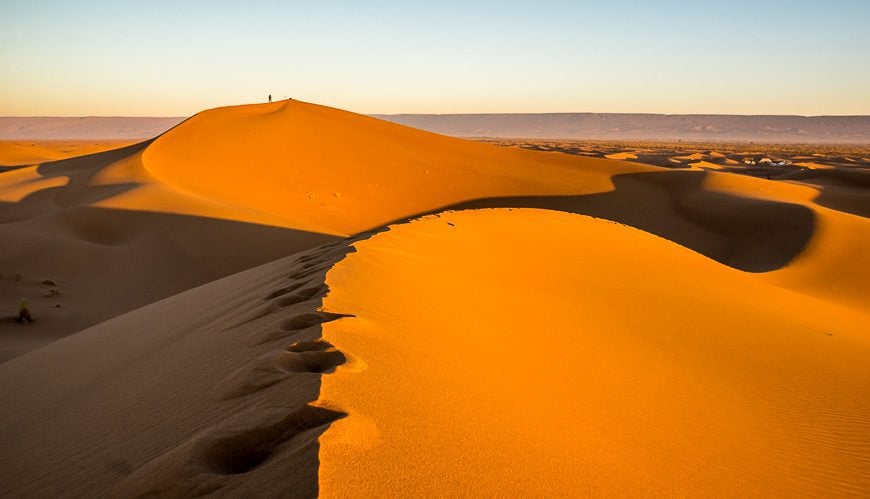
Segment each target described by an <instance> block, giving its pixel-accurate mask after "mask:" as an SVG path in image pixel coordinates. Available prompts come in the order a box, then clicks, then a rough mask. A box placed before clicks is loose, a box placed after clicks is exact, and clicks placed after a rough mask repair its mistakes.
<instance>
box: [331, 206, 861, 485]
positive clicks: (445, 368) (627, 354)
mask: <svg viewBox="0 0 870 499" xmlns="http://www.w3.org/2000/svg"><path fill="white" fill-rule="evenodd" d="M354 246H355V248H356V250H357V252H356V253H352V254H350V255H349V256H348V257H347V258H346V259H345V260H343V261H342V262H340V263H338V264H337V265H336V266H334V267H333V268H332V269H331V270H329V272H328V274H327V277H326V283H327V285H328V286H329V288H330V292H329V294H328V295H327V296H326V297H325V298H324V302H323V309H324V310H326V311H328V312H332V313H342V314H353V315H354V317H348V318H345V319H343V320H342V321H338V322H332V323H327V324H324V327H323V337H324V339H325V340H326V341H328V342H330V343H331V344H333V345H335V347H336V348H337V349H338V350H340V351H342V352H344V353H345V354H346V355H347V356H348V357H349V358H355V359H359V361H358V362H357V363H356V364H355V365H356V366H357V367H356V368H353V369H345V368H341V367H339V369H338V370H337V371H336V373H334V374H332V375H329V376H326V377H325V378H324V379H323V383H322V387H321V392H320V401H321V402H320V403H321V404H323V405H324V406H327V407H339V408H341V409H342V410H343V411H346V412H347V413H348V416H347V417H346V418H344V419H341V420H338V421H336V422H334V423H333V424H332V426H331V427H330V429H329V430H328V431H326V432H325V433H324V434H323V436H322V437H321V438H320V454H319V457H320V472H319V482H320V492H321V495H322V496H324V497H346V496H349V495H362V496H381V497H383V496H396V495H415V494H424V493H428V494H432V493H436V494H438V495H468V494H472V495H507V496H528V495H538V494H540V493H542V492H543V491H546V494H547V495H554V496H561V495H573V494H576V493H577V492H578V491H588V492H590V493H593V494H594V493H604V492H606V493H608V494H614V495H619V494H621V493H629V492H631V493H634V494H636V493H638V492H640V491H643V492H644V493H649V494H662V495H673V494H693V495H694V494H716V495H745V494H770V493H777V494H784V495H789V494H796V493H799V494H806V493H819V494H834V495H842V494H866V493H868V491H870V451H868V449H870V400H868V398H867V396H866V387H867V383H868V380H870V336H868V335H867V331H866V324H867V323H868V319H870V317H868V315H867V314H866V313H864V312H860V311H856V310H852V309H848V308H844V307H842V306H840V305H838V304H836V303H833V302H829V301H825V300H823V299H821V298H818V297H814V296H811V295H809V294H806V293H803V292H801V293H798V292H793V291H790V290H787V289H784V288H782V287H780V286H776V285H771V284H770V283H768V282H766V280H765V278H764V276H758V275H752V274H746V273H743V272H740V271H736V270H734V269H731V268H729V267H727V266H723V265H721V264H718V263H716V262H714V261H711V260H709V259H706V258H704V257H702V256H700V255H698V254H696V253H694V252H692V251H689V250H687V249H686V248H683V247H681V246H678V245H676V244H673V243H671V242H669V241H666V240H663V239H660V238H657V237H654V236H651V235H649V234H646V233H643V232H641V231H637V230H634V229H632V228H629V227H625V226H621V225H618V224H614V223H611V222H607V221H602V220H597V219H593V218H589V217H584V216H578V215H571V214H566V213H558V212H550V211H542V210H530V209H520V210H481V211H466V212H452V213H444V214H441V215H435V216H430V217H426V218H424V219H422V220H418V221H414V222H412V223H410V224H406V225H396V226H392V227H391V228H390V230H388V231H386V232H382V233H379V234H376V235H375V236H373V237H372V238H371V239H368V240H363V241H359V242H356V243H355V244H354ZM360 366H365V367H364V368H362V367H360Z"/></svg>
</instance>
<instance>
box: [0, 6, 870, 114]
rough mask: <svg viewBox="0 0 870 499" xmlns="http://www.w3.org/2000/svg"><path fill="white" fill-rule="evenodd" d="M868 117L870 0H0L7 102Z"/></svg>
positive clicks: (9, 107) (82, 107) (12, 107)
mask: <svg viewBox="0 0 870 499" xmlns="http://www.w3.org/2000/svg"><path fill="white" fill-rule="evenodd" d="M268 93H271V94H272V95H273V96H274V97H275V98H282V97H284V96H285V95H287V96H291V97H295V98H299V99H303V100H307V101H312V102H318V103H322V104H327V105H331V106H336V107H341V108H344V109H349V110H352V111H357V112H364V113H403V112H404V113H457V112H569V111H593V112H657V113H729V114H810V115H816V114H870V1H868V0H828V1H807V0H792V1H779V0H754V1H753V0H740V1H731V2H721V1H715V2H714V1H707V0H695V1H662V2H653V1H643V0H635V1H617V0H613V1H605V0H596V1H594V2H587V1H549V2H548V1H510V0H503V1H478V2H470V1H451V0H440V1H431V2H429V1H427V2H411V1H365V2H344V1H304V2H303V1H298V2H293V1H283V2H282V1H246V2H229V1H219V0H212V1H169V0H167V1H158V0H155V1H140V2H124V1H120V0H118V1H106V0H88V1H50V0H20V1H10V0H0V115H19V116H21V115H74V116H75V115H141V116H168V115H188V114H192V113H194V112H196V111H199V110H201V109H204V108H208V107H214V106H220V105H228V104H237V103H244V102H253V101H259V100H264V99H265V97H266V95H267V94H268Z"/></svg>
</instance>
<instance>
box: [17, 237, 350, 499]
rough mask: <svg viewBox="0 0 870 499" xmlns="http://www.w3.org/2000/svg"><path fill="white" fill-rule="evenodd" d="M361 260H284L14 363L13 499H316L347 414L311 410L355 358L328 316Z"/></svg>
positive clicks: (332, 253)
mask: <svg viewBox="0 0 870 499" xmlns="http://www.w3.org/2000/svg"><path fill="white" fill-rule="evenodd" d="M346 251H347V246H346V245H342V246H338V247H336V246H328V247H324V248H320V249H316V250H314V252H313V253H310V254H302V255H299V256H298V257H288V258H283V259H281V260H277V261H275V262H273V263H269V264H266V265H264V266H261V267H258V268H255V269H252V270H249V271H246V272H244V273H241V274H237V275H234V276H231V277H227V278H225V279H222V280H219V281H216V282H213V283H210V284H208V285H205V286H202V287H199V288H196V289H194V290H191V291H188V292H186V293H182V294H180V295H177V296H174V297H172V298H169V299H166V300H163V301H160V302H157V303H155V304H152V305H149V306H147V307H144V308H142V309H139V310H136V311H134V312H130V313H128V314H125V315H123V316H121V317H117V318H115V319H112V320H109V321H106V322H104V323H102V324H100V325H98V326H95V327H93V328H90V329H87V330H85V331H82V332H80V333H77V334H74V335H72V336H69V337H67V338H64V339H62V340H59V341H56V342H54V343H52V344H51V345H47V346H45V347H43V348H40V349H37V350H35V351H33V352H31V353H29V354H27V355H23V356H20V357H18V358H15V359H12V360H10V361H8V362H6V363H4V364H0V379H2V380H3V382H2V383H0V399H2V400H3V401H4V402H3V404H0V422H2V427H3V431H2V432H0V447H2V449H3V452H0V496H3V497H112V496H114V497H144V496H148V495H149V494H150V495H156V496H162V497H192V496H198V495H202V494H207V493H220V494H224V495H226V494H233V495H234V496H236V497H312V496H314V495H316V492H317V442H316V438H317V436H318V435H319V434H320V433H321V432H322V431H323V430H325V429H326V427H327V425H328V423H330V422H331V421H334V420H335V419H337V418H340V417H343V413H341V412H338V411H333V410H329V409H324V408H319V407H314V406H309V405H308V403H309V402H313V401H315V399H316V398H317V394H318V391H319V385H320V376H321V373H323V372H329V371H332V370H333V369H334V368H335V366H336V365H337V364H341V363H343V362H345V358H344V357H343V355H342V354H341V353H338V352H335V351H330V350H329V348H328V346H327V345H325V344H324V343H322V342H319V341H318V338H319V337H320V324H321V323H322V322H324V321H329V320H334V319H336V318H337V316H331V315H329V314H322V313H316V312H315V310H316V309H317V308H318V306H319V305H320V302H321V299H322V297H323V295H324V294H325V293H326V287H325V286H324V285H323V279H324V274H325V272H326V269H327V268H328V267H329V264H330V263H331V262H334V261H335V260H336V259H338V258H340V257H342V256H343V255H344V254H345V252H346ZM322 262H326V263H325V264H324V263H322ZM291 344H292V345H293V346H292V347H289V345H291Z"/></svg>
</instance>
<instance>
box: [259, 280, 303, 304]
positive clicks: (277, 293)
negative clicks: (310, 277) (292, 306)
mask: <svg viewBox="0 0 870 499" xmlns="http://www.w3.org/2000/svg"><path fill="white" fill-rule="evenodd" d="M304 285H305V283H304V282H297V283H295V284H291V285H290V286H287V287H285V288H281V289H276V290H275V291H272V292H271V293H269V294H268V295H267V296H266V299H267V300H271V299H273V298H278V297H279V296H282V295H286V294H287V293H291V292H293V291H296V290H297V289H299V288H301V287H302V286H304Z"/></svg>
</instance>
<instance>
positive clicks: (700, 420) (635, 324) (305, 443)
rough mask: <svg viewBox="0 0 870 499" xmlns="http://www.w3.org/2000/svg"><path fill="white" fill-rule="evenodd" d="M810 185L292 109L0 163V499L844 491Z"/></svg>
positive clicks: (835, 320) (855, 423)
mask: <svg viewBox="0 0 870 499" xmlns="http://www.w3.org/2000/svg"><path fill="white" fill-rule="evenodd" d="M826 178H827V177H826ZM798 180H799V179H798ZM834 180H836V182H837V186H836V187H837V189H836V190H827V187H828V185H827V184H825V183H824V182H816V183H809V182H805V183H798V182H776V181H767V180H762V179H756V178H751V177H747V176H739V175H733V174H729V173H720V172H711V171H691V170H681V171H673V170H666V169H661V168H657V167H650V166H643V165H638V164H634V163H631V162H629V161H612V160H601V159H591V158H583V157H577V156H568V155H564V154H558V153H543V152H534V151H526V150H520V149H509V148H499V147H496V146H491V145H486V144H479V143H470V142H465V141H461V140H458V139H453V138H448V137H442V136H438V135H434V134H431V133H427V132H422V131H418V130H413V129H410V128H406V127H402V126H399V125H395V124H391V123H387V122H383V121H379V120H376V119H374V118H369V117H364V116H358V115H354V114H352V113H346V112H343V111H339V110H335V109H330V108H326V107H322V106H316V105H313V104H307V103H302V102H296V101H290V102H278V103H272V104H267V105H256V106H239V107H232V108H221V109H215V110H210V111H206V112H203V113H200V114H199V115H197V116H195V117H193V118H191V119H189V120H187V121H186V122H184V123H182V124H180V125H179V126H177V127H176V128H174V129H172V130H170V131H168V132H167V133H165V134H164V135H162V136H161V137H159V138H157V139H155V140H153V141H148V142H143V143H140V144H136V145H132V146H129V147H126V148H122V149H117V150H112V151H106V152H102V153H98V154H94V155H88V156H82V157H77V158H70V159H66V160H63V161H57V162H51V163H43V164H40V165H33V166H26V167H22V168H16V169H14V170H9V171H5V172H2V173H0V202H2V205H0V238H2V240H3V242H4V244H5V246H4V252H3V254H2V255H0V272H2V276H0V305H2V306H4V307H6V309H7V310H9V313H10V314H11V313H12V312H13V311H14V307H15V305H16V304H17V301H18V297H19V296H24V297H28V298H30V299H31V307H32V308H33V309H34V314H35V315H36V317H37V322H36V323H35V324H32V325H30V326H21V325H19V324H15V323H13V322H12V321H11V320H7V321H5V322H2V323H0V334H2V339H3V342H4V343H3V344H2V355H3V359H11V360H7V361H6V362H5V363H2V364H0V380H3V381H2V383H0V400H3V401H4V403H3V404H0V427H2V428H4V431H3V432H0V448H3V449H4V452H3V453H0V495H2V496H31V497H45V496H58V495H60V496H64V495H65V496H98V497H102V496H112V495H114V496H119V497H138V496H146V495H156V496H170V497H189V496H193V495H203V494H216V495H231V496H239V497H251V496H276V497H286V496H303V497H310V496H313V495H316V494H317V493H318V492H319V493H321V494H322V495H324V496H347V495H367V496H389V495H408V494H412V493H415V494H428V495H442V496H443V495H448V496H450V495H507V496H526V495H541V494H543V495H548V496H557V495H576V494H578V493H579V494H583V493H588V494H604V493H610V494H621V493H625V494H627V493H630V492H634V493H636V492H638V491H640V492H641V493H644V494H645V495H657V494H658V495H675V494H678V495H714V494H715V495H735V496H743V495H771V494H779V495H786V496H793V495H797V494H816V495H836V496H841V495H867V494H870V474H868V470H870V419H868V414H870V398H868V396H867V387H868V386H870V333H868V331H870V330H868V327H867V325H868V324H870V315H868V314H870V311H868V308H867V303H868V300H870V286H868V285H867V283H868V282H870V260H868V259H867V258H865V257H864V256H865V255H866V254H867V253H868V251H870V220H868V219H867V218H865V217H864V216H862V214H863V213H865V212H866V208H865V207H863V206H862V204H863V203H864V197H863V195H858V194H856V195H850V194H849V193H848V192H846V191H847V190H848V187H844V183H845V184H848V183H849V182H854V181H855V178H851V177H850V178H839V177H838V178H836V179H833V178H827V180H826V182H833V181H834ZM859 180H861V181H863V177H862V178H860V179H859ZM421 214H422V217H421ZM409 220H410V221H409ZM342 236H350V237H349V238H347V239H340V238H341V237H342ZM299 252H301V253H299ZM349 253H352V254H351V255H350V256H349V257H347V258H346V259H344V258H345V255H347V254H349ZM286 255H292V256H286ZM281 256H284V258H283V259H281V260H276V261H273V262H272V263H267V264H265V265H262V266H260V267H256V268H251V267H254V266H255V265H259V264H262V263H263V262H267V261H270V260H272V259H274V258H278V257H281ZM343 259H344V260H343ZM244 269H250V270H244ZM242 270H244V272H241V273H238V274H235V275H231V276H229V277H225V278H223V279H220V280H217V281H215V279H218V278H220V277H222V276H227V275H229V274H232V273H234V272H237V271H242ZM203 283H207V284H204V285H203V286H201V287H198V288H196V289H192V290H189V291H185V292H183V293H181V294H178V295H176V296H170V295H172V294H174V293H179V292H182V291H184V290H188V289H190V288H191V287H193V286H196V285H199V284H203ZM166 297H168V298H166ZM164 298H165V299H164ZM157 300H160V301H157ZM57 305H60V307H58V306H57ZM143 305H144V306H143ZM140 306H143V307H142V308H137V307H140ZM134 309H135V310H134ZM130 310H133V311H130ZM125 312H127V313H125ZM120 314H124V315H120ZM118 315H120V316H118ZM111 317H114V318H113V319H110V320H106V319H109V318H111ZM102 321H105V322H102ZM95 324H96V325H95ZM88 326H92V327H88ZM85 327H88V329H85V330H83V331H80V332H78V333H77V334H73V335H70V336H67V337H65V338H63V339H60V340H57V341H54V342H53V343H51V344H47V343H49V342H51V341H53V340H56V339H57V338H60V337H62V336H64V335H67V334H69V333H72V332H75V331H79V330H80V329H83V328H85ZM43 345H44V346H43ZM37 347H39V348H37ZM13 357H15V358H13Z"/></svg>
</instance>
